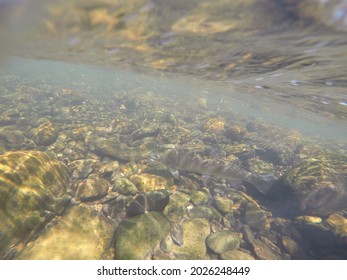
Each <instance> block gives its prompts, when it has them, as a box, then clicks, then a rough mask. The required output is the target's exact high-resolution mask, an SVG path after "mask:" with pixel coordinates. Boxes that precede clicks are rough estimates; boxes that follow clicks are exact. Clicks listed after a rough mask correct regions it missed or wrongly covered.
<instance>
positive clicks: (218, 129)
mask: <svg viewBox="0 0 347 280" xmlns="http://www.w3.org/2000/svg"><path fill="white" fill-rule="evenodd" d="M225 124H226V121H225V120H224V119H222V118H213V119H209V120H208V121H207V122H206V124H205V126H204V130H205V131H206V132H208V133H222V132H224V127H225Z"/></svg>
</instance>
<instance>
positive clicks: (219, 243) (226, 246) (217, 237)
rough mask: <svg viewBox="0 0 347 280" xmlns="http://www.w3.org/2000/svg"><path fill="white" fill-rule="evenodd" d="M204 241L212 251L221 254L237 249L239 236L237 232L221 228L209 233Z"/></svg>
mask: <svg viewBox="0 0 347 280" xmlns="http://www.w3.org/2000/svg"><path fill="white" fill-rule="evenodd" d="M206 243H207V246H208V248H210V249H211V250H212V251H213V252H215V253H217V254H221V253H224V252H226V251H230V250H235V249H237V248H238V247H239V246H240V238H239V236H238V235H237V233H234V232H231V231H228V230H223V231H219V232H216V233H212V234H211V235H209V236H208V237H207V239H206Z"/></svg>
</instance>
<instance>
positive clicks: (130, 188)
mask: <svg viewBox="0 0 347 280" xmlns="http://www.w3.org/2000/svg"><path fill="white" fill-rule="evenodd" d="M113 184H114V186H113V188H112V191H114V192H119V193H120V194H124V195H134V194H136V193H138V192H139V190H138V189H137V187H136V186H135V184H134V183H133V182H131V181H130V180H129V179H127V178H116V179H115V180H114V182H113Z"/></svg>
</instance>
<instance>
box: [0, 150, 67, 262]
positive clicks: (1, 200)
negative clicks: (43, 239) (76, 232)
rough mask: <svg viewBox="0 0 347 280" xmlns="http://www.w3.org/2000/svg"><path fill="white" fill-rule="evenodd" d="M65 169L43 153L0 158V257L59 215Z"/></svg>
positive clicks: (20, 153) (31, 152)
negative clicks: (53, 216) (55, 215)
mask: <svg viewBox="0 0 347 280" xmlns="http://www.w3.org/2000/svg"><path fill="white" fill-rule="evenodd" d="M68 187H69V173H68V169H67V167H66V165H65V164H64V163H62V162H60V161H58V160H55V159H53V158H52V157H51V156H49V155H48V154H47V153H44V152H38V151H16V152H7V153H5V154H2V155H0V257H3V256H4V255H5V254H6V252H7V250H8V249H9V248H10V247H13V246H16V245H17V244H19V243H20V242H22V241H23V240H24V239H25V238H27V237H28V235H29V234H30V233H31V232H32V231H33V230H34V229H35V228H38V227H39V226H41V225H43V224H44V223H46V222H47V220H48V219H49V218H51V217H52V215H50V214H49V213H53V214H55V213H59V212H61V211H62V209H63V208H64V207H65V205H66V204H67V203H68V201H69V199H70V198H69V196H67V195H66V191H67V188H68Z"/></svg>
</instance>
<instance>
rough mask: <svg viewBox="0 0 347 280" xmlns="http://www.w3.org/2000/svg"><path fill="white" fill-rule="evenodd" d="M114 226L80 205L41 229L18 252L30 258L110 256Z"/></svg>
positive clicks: (70, 258) (103, 257)
mask: <svg viewBox="0 0 347 280" xmlns="http://www.w3.org/2000/svg"><path fill="white" fill-rule="evenodd" d="M113 231H114V228H113V226H112V225H111V224H110V223H108V222H107V221H106V219H104V218H102V217H101V216H100V215H99V214H98V212H97V211H95V210H93V209H92V208H90V207H89V206H87V205H84V204H81V205H78V206H75V207H72V208H71V209H70V210H69V211H68V212H67V213H66V214H65V215H64V216H63V217H61V218H57V219H56V221H55V223H54V224H53V225H52V226H50V227H47V228H45V229H44V230H43V232H42V233H41V234H40V236H39V237H38V238H37V239H36V240H35V241H33V242H32V243H30V244H29V245H28V246H27V247H26V248H25V249H24V250H23V251H22V252H21V254H20V255H19V259H26V260H28V259H30V260H45V259H46V260H99V259H111V258H112V257H113V256H112V252H111V250H110V243H111V239H112V236H113Z"/></svg>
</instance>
